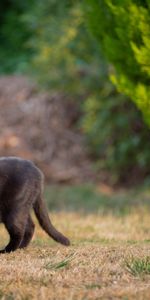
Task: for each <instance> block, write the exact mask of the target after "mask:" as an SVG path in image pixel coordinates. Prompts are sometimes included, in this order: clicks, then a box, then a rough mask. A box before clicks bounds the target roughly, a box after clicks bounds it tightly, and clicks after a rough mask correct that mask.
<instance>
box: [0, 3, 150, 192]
mask: <svg viewBox="0 0 150 300" xmlns="http://www.w3.org/2000/svg"><path fill="white" fill-rule="evenodd" d="M120 3H121V4H120ZM149 11H150V4H149V1H146V0H145V1H143V0H141V1H140V0H132V1H127V0H126V1H122V2H120V1H108V0H105V1H101V0H99V1H98V0H97V1H95V0H87V1H82V2H81V1H71V0H62V1H56V0H42V1H41V0H36V1H35V0H30V1H29V0H27V1H21V0H5V1H3V0H1V3H0V25H1V26H0V45H1V46H0V61H1V63H0V155H1V156H6V155H15V156H22V157H24V158H28V159H32V160H33V161H35V163H36V164H37V165H38V166H39V167H40V168H41V169H42V170H43V172H44V174H45V177H46V181H47V183H51V184H61V185H62V184H65V185H69V186H70V185H73V184H76V185H81V186H82V185H86V184H94V185H95V184H96V186H99V187H100V189H101V190H102V191H104V192H106V193H108V194H109V193H110V192H111V190H112V189H113V188H119V187H123V188H131V187H136V186H137V185H138V186H139V184H140V185H143V184H149V182H150V151H149V149H150V129H149V126H150V100H149V95H150V86H149V79H150V63H149V49H150V35H149V32H150V19H149Z"/></svg>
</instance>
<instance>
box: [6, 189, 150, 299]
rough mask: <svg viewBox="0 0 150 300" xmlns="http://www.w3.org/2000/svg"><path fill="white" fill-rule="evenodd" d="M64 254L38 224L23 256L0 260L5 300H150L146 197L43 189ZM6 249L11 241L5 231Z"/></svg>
mask: <svg viewBox="0 0 150 300" xmlns="http://www.w3.org/2000/svg"><path fill="white" fill-rule="evenodd" d="M46 198H47V202H48V206H49V208H51V209H50V210H51V213H50V216H51V219H52V221H53V223H54V224H55V226H56V227H57V228H58V229H59V230H60V231H62V232H63V233H65V234H66V235H67V236H68V237H70V239H71V242H72V245H71V246H70V247H63V246H61V245H59V244H57V243H55V242H54V241H53V240H51V239H50V238H49V237H48V236H47V235H46V234H45V233H44V232H43V231H42V229H41V228H40V227H39V225H38V224H37V222H36V231H35V235H34V239H33V241H32V243H31V244H30V246H29V247H28V248H27V249H26V250H17V251H16V252H14V253H10V254H9V255H8V254H4V255H1V256H0V299H4V300H16V299H18V300H28V299H41V300H45V299H49V300H55V299H58V300H59V299H60V300H66V299H67V300H98V299H123V300H125V299H126V300H130V299H143V300H146V299H149V298H150V296H149V295H150V222H149V220H150V211H149V205H150V204H149V200H148V199H149V198H150V193H149V191H148V190H143V191H140V190H139V191H130V192H126V191H119V192H116V191H112V190H109V189H107V187H104V186H103V187H102V188H101V187H93V186H76V187H63V186H62V187H56V186H54V187H51V188H49V187H48V188H47V189H46ZM0 236H1V240H0V246H1V247H2V246H3V245H5V244H6V243H7V241H8V235H7V233H6V231H5V229H4V227H3V225H1V232H0Z"/></svg>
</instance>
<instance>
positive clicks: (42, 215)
mask: <svg viewBox="0 0 150 300" xmlns="http://www.w3.org/2000/svg"><path fill="white" fill-rule="evenodd" d="M42 189H43V174H42V172H41V171H40V170H39V169H38V168H37V167H36V166H35V165H34V164H33V163H32V162H31V161H29V160H24V159H21V158H18V157H2V158H0V221H1V222H2V223H4V224H5V227H6V229H7V230H8V232H9V235H10V241H9V243H8V245H7V246H6V247H5V249H3V250H0V253H5V252H11V251H15V250H16V249H17V248H24V247H26V246H28V244H29V242H30V241H31V239H32V236H33V233H34V223H33V221H32V219H31V215H30V210H31V208H33V209H34V212H35V214H36V217H37V219H38V221H39V223H40V225H41V227H42V228H43V229H44V230H45V231H46V232H47V233H48V235H49V236H51V237H52V238H53V239H54V240H55V241H57V242H59V243H61V244H63V245H69V244H70V242H69V240H68V239H67V238H66V237H65V236H63V235H62V234H61V233H60V232H58V231H57V230H56V229H55V227H54V226H53V225H52V224H51V221H50V219H49V216H48V212H47V209H46V206H45V203H44V201H43V198H42Z"/></svg>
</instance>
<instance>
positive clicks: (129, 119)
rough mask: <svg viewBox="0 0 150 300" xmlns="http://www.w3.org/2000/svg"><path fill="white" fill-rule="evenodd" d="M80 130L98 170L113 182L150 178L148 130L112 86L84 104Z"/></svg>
mask: <svg viewBox="0 0 150 300" xmlns="http://www.w3.org/2000/svg"><path fill="white" fill-rule="evenodd" d="M82 122H83V124H82V126H83V129H84V132H85V133H86V136H87V139H88V144H89V149H90V150H91V155H92V156H94V157H95V158H96V160H97V166H98V168H99V169H100V170H109V171H110V174H111V181H112V182H113V183H117V182H120V183H127V184H133V183H137V182H138V181H139V180H141V181H142V180H144V178H145V177H146V176H147V175H150V167H149V162H150V151H149V149H150V130H149V129H148V128H147V127H146V125H145V124H144V122H143V120H142V117H141V113H140V112H139V111H138V110H137V108H136V106H135V105H134V104H133V103H132V102H131V101H130V100H129V99H127V98H125V97H124V96H123V95H119V94H117V93H116V91H115V89H114V88H113V87H112V85H111V84H108V83H107V84H106V82H105V83H104V85H103V88H101V91H100V93H99V94H96V95H94V94H93V95H92V96H91V97H89V98H88V99H86V102H85V115H84V117H83V121H82Z"/></svg>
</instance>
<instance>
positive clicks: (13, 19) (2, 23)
mask: <svg viewBox="0 0 150 300" xmlns="http://www.w3.org/2000/svg"><path fill="white" fill-rule="evenodd" d="M33 1H34V0H31V1H29V0H28V1H25V2H24V1H19V0H12V1H1V3H0V45H1V46H0V59H1V65H0V73H11V72H16V73H17V72H19V73H20V72H24V71H25V70H26V68H27V65H28V61H29V59H30V56H31V54H32V52H31V50H30V49H29V48H28V47H27V41H28V38H29V36H30V35H31V33H30V32H29V30H28V28H27V26H26V24H25V23H24V21H23V14H24V13H26V11H27V10H28V9H29V7H32V3H33Z"/></svg>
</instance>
